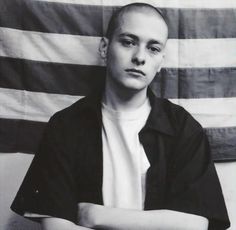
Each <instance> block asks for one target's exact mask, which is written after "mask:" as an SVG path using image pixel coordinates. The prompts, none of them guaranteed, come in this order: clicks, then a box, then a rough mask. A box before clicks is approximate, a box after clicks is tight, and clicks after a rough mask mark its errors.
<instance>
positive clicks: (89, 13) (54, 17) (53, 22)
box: [0, 0, 236, 38]
mask: <svg viewBox="0 0 236 230" xmlns="http://www.w3.org/2000/svg"><path fill="white" fill-rule="evenodd" d="M115 9H117V7H115V6H96V5H93V6H90V5H78V4H65V3H55V2H40V1H29V0H11V1H0V26H2V27H9V28H15V29H20V30H30V31H41V32H48V33H63V34H75V35H87V36H102V34H103V31H104V30H105V28H106V25H107V22H108V20H109V18H110V16H111V14H112V13H113V11H114V10H115ZM162 11H163V14H164V15H166V18H167V22H168V24H169V31H170V34H169V37H170V38H232V37H236V23H235V22H236V9H175V8H163V9H162Z"/></svg>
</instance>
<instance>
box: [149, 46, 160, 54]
mask: <svg viewBox="0 0 236 230" xmlns="http://www.w3.org/2000/svg"><path fill="white" fill-rule="evenodd" d="M149 50H150V51H151V52H152V53H160V52H161V49H160V48H159V47H154V46H151V47H149Z"/></svg>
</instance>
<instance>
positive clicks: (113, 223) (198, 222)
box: [82, 205, 208, 230]
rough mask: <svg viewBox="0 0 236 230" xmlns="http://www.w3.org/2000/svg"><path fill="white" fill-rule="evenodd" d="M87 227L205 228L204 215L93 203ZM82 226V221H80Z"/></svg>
mask: <svg viewBox="0 0 236 230" xmlns="http://www.w3.org/2000/svg"><path fill="white" fill-rule="evenodd" d="M90 214H91V215H92V218H89V219H90V224H89V225H88V227H93V228H95V229H109V230H123V229H124V230H143V229H145V230H172V229H173V230H206V229H207V228H208V220H207V219H206V218H204V217H201V216H197V215H192V214H187V213H183V212H177V211H171V210H153V211H136V210H128V209H118V208H108V207H104V206H100V205H94V206H93V208H92V211H91V212H88V215H90ZM82 225H83V226H86V224H85V225H84V223H82Z"/></svg>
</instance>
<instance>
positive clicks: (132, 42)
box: [121, 39, 135, 47]
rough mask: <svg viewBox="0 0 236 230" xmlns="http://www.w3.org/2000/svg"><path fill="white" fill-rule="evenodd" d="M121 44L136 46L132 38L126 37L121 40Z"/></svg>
mask: <svg viewBox="0 0 236 230" xmlns="http://www.w3.org/2000/svg"><path fill="white" fill-rule="evenodd" d="M121 44H122V45H123V46H126V47H130V46H134V45H135V43H134V41H132V40H126V39H124V40H121Z"/></svg>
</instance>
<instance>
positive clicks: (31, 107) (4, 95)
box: [0, 88, 81, 122]
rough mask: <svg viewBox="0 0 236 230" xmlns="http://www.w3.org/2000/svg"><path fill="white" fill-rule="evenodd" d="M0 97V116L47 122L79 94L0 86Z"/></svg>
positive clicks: (75, 99)
mask: <svg viewBox="0 0 236 230" xmlns="http://www.w3.org/2000/svg"><path fill="white" fill-rule="evenodd" d="M0 98H1V102H2V103H1V104H0V111H1V114H0V117H2V118H11V119H25V120H32V121H33V120H35V121H41V122H47V121H48V120H49V118H50V117H51V116H52V115H53V114H54V113H55V112H57V111H58V110H61V109H63V108H65V107H67V106H69V105H71V104H72V103H73V102H75V101H77V100H78V99H79V98H81V96H70V95H61V94H46V93H39V92H37V93H36V92H29V91H25V90H14V89H4V88H0Z"/></svg>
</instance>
